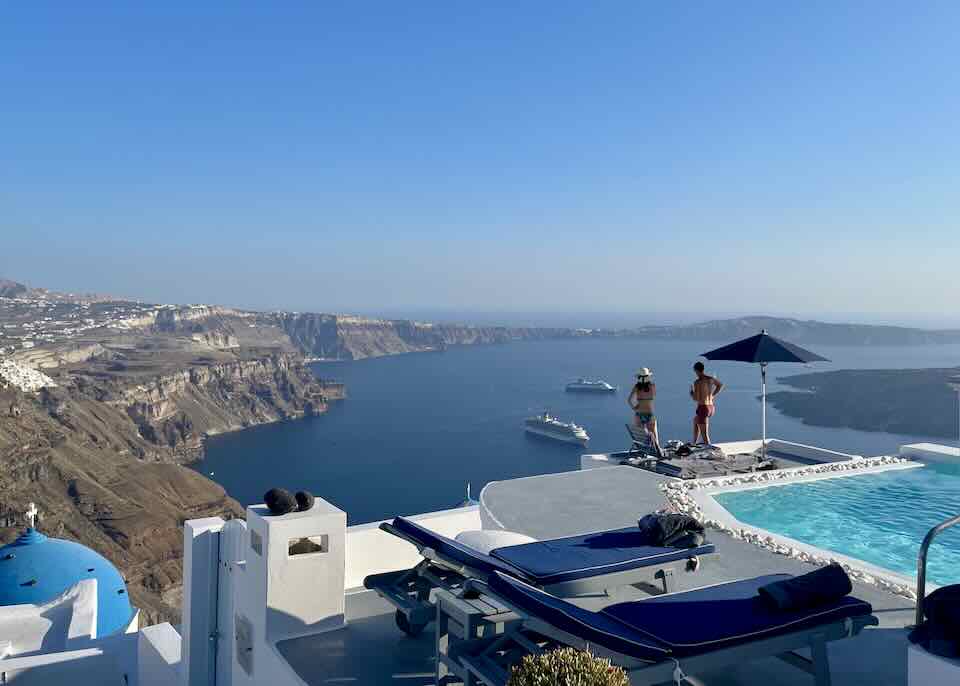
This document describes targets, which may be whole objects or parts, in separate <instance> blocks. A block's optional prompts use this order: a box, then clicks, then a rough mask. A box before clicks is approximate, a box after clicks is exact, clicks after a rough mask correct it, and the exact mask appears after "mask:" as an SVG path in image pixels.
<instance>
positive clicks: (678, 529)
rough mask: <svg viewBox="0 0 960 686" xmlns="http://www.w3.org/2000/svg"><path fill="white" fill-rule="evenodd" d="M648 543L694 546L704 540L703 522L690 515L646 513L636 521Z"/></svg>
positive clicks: (678, 546) (671, 546) (675, 546)
mask: <svg viewBox="0 0 960 686" xmlns="http://www.w3.org/2000/svg"><path fill="white" fill-rule="evenodd" d="M637 526H638V527H639V528H640V531H642V532H643V533H644V534H646V536H647V541H648V542H649V543H650V545H658V546H664V547H670V548H695V547H696V546H698V545H702V544H703V541H704V528H703V524H701V523H700V522H698V521H697V520H696V519H694V518H693V517H691V516H690V515H685V514H675V513H663V514H648V515H645V516H644V517H643V518H641V519H640V520H639V521H638V522H637Z"/></svg>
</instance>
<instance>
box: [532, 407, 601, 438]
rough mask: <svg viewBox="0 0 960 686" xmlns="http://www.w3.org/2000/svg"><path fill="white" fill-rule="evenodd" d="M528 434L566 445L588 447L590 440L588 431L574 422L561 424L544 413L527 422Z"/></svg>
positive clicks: (547, 413)
mask: <svg viewBox="0 0 960 686" xmlns="http://www.w3.org/2000/svg"><path fill="white" fill-rule="evenodd" d="M525 428H526V430H527V433H531V434H536V435H538V436H544V437H546V438H552V439H554V440H557V441H563V442H564V443H576V444H577V445H586V444H587V441H589V440H590V436H588V435H587V432H586V430H585V429H584V428H583V427H582V426H579V425H577V424H575V423H573V422H561V421H560V420H559V419H557V418H556V417H553V416H551V415H550V413H549V412H544V413H543V414H541V415H537V416H536V417H530V418H529V419H527V421H526V422H525Z"/></svg>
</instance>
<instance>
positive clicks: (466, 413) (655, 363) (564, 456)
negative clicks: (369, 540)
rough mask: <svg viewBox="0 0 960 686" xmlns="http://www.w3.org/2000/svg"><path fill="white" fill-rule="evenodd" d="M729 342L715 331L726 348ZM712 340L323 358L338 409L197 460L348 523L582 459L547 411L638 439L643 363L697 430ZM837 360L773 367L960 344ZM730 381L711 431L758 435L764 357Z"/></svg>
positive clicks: (665, 407) (668, 406)
mask: <svg viewBox="0 0 960 686" xmlns="http://www.w3.org/2000/svg"><path fill="white" fill-rule="evenodd" d="M721 343H722V342H718V343H717V345H719V344H721ZM711 347H714V346H712V345H711V344H709V343H707V344H705V343H702V342H699V343H697V342H671V341H640V340H629V339H607V340H602V339H595V340H569V341H542V342H523V343H513V344H509V345H499V346H477V347H462V348H451V349H450V350H448V351H446V352H444V353H422V354H412V355H400V356H395V357H383V358H377V359H371V360H361V361H357V362H334V363H322V364H316V365H314V366H313V368H314V370H315V372H316V373H317V374H318V375H319V376H322V377H325V378H334V379H337V380H341V381H344V382H346V384H347V389H348V394H349V397H348V399H347V400H345V401H343V402H340V403H334V404H333V406H332V408H331V410H330V412H328V413H327V414H325V415H323V416H321V417H313V418H308V419H304V420H300V421H294V422H286V423H278V424H270V425H265V426H259V427H254V428H252V429H248V430H245V431H241V432H236V433H231V434H225V435H222V436H217V437H214V438H213V439H211V440H210V442H209V444H208V446H207V455H206V458H205V459H204V460H203V461H201V462H198V463H196V464H195V465H194V467H195V468H196V469H197V470H199V471H201V472H202V473H204V474H207V475H211V473H212V478H213V479H214V480H216V481H217V482H219V483H220V484H222V485H223V486H224V487H225V488H226V489H227V491H228V492H229V493H230V494H231V495H232V496H233V497H235V498H236V499H237V500H239V501H240V502H241V503H243V504H244V505H246V504H250V503H255V502H261V501H262V496H263V493H264V492H265V491H266V490H267V489H269V488H271V487H274V486H282V487H284V488H288V489H290V490H299V489H308V490H310V491H312V492H313V493H314V494H316V495H320V496H322V497H324V498H326V499H327V500H330V501H331V502H333V503H335V504H337V505H338V506H339V507H341V508H342V509H344V510H346V512H347V513H348V516H349V520H350V522H351V523H360V522H365V521H373V520H377V519H384V518H387V517H391V516H393V515H397V514H412V513H417V512H427V511H431V510H437V509H442V508H446V507H453V506H455V505H457V504H458V503H459V502H461V501H462V500H463V499H464V492H465V488H466V485H467V484H468V483H469V484H471V486H472V488H473V493H474V495H476V494H477V493H478V492H479V490H480V488H481V487H482V486H483V485H484V484H486V483H487V482H488V481H492V480H499V479H509V478H513V477H518V476H529V475H533V474H544V473H549V472H559V471H567V470H572V469H576V468H577V465H578V462H579V459H578V458H579V455H580V453H581V452H584V451H583V450H581V449H580V448H578V447H576V446H573V445H565V444H562V443H557V442H552V441H549V440H546V439H540V438H535V437H531V436H528V435H527V434H525V433H524V431H523V420H524V419H525V418H526V417H528V416H530V415H533V414H536V413H538V412H541V411H543V410H544V409H549V410H550V411H551V412H553V413H555V414H557V415H559V416H560V417H561V418H562V419H565V420H569V419H573V420H576V421H577V422H578V423H580V424H582V425H584V426H585V427H586V429H587V431H588V432H589V434H590V436H591V441H590V446H589V449H588V452H610V451H615V450H622V449H625V448H626V447H627V445H628V443H629V442H628V441H627V440H626V432H625V429H624V423H625V422H627V421H629V419H630V412H629V408H628V407H627V405H626V394H627V391H628V388H629V384H630V383H631V380H632V379H631V375H632V374H633V373H634V371H635V370H636V368H637V367H640V366H647V367H650V368H652V369H653V370H654V374H655V379H656V381H657V387H658V396H659V397H658V402H657V414H658V417H659V421H660V431H661V438H662V439H664V440H668V439H672V438H679V439H684V440H689V438H690V437H691V432H692V426H691V424H692V415H693V407H692V404H691V402H690V400H689V397H688V390H689V387H690V383H691V381H692V378H693V377H692V371H691V366H692V364H693V362H694V361H695V360H696V358H697V355H698V354H699V353H702V352H703V351H705V350H708V349H710V348H711ZM814 347H815V349H816V351H817V352H819V353H821V354H823V355H824V356H826V357H828V358H830V359H831V360H833V362H832V364H817V365H809V366H807V365H787V364H782V365H772V366H771V373H770V377H771V380H773V381H774V382H773V383H771V384H769V387H768V388H769V390H770V391H773V390H777V388H778V386H777V384H776V382H775V378H776V377H777V376H778V375H781V376H785V375H788V374H791V373H800V372H804V371H815V370H828V369H851V368H902V367H940V366H952V365H956V364H957V363H958V362H960V346H957V345H950V346H922V347H921V346H918V347H914V348H903V347H898V348H885V347H868V348H852V347H848V348H843V347H831V346H819V347H816V346H814ZM710 369H711V370H712V371H713V372H714V373H715V374H716V375H717V376H719V378H720V379H721V380H722V381H723V382H724V383H725V384H726V385H727V388H726V389H725V391H724V393H723V394H722V395H721V396H720V398H719V400H718V410H717V415H716V416H715V417H714V419H713V421H712V430H711V431H712V437H713V440H714V441H718V442H719V441H733V440H744V439H750V438H759V436H760V404H759V402H758V399H757V396H758V393H759V386H760V372H759V369H758V368H757V367H756V366H754V365H747V364H738V363H733V362H727V363H714V364H712V365H711V367H710ZM578 376H586V377H595V378H603V379H606V380H607V381H610V382H611V383H614V384H617V385H619V386H620V387H621V390H620V391H619V392H618V393H617V394H616V395H612V394H611V395H581V394H573V393H566V392H564V390H563V387H564V384H565V383H566V382H568V381H570V380H573V379H574V378H576V377H578ZM768 435H770V436H776V437H779V438H784V439H787V440H793V441H798V442H801V443H810V444H815V445H819V446H823V447H827V448H832V449H835V450H841V451H849V452H854V453H860V454H864V455H878V454H883V453H893V452H896V450H897V449H898V447H899V445H900V444H901V443H906V442H916V441H918V440H936V441H938V442H943V439H931V438H929V437H924V436H898V435H892V434H882V433H865V432H859V431H853V430H846V429H825V428H819V427H811V426H805V425H804V424H803V423H802V422H800V421H798V420H795V419H790V418H787V417H784V416H782V415H780V414H779V413H776V412H774V411H772V410H768Z"/></svg>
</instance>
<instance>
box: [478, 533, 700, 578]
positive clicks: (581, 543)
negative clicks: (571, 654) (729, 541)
mask: <svg viewBox="0 0 960 686" xmlns="http://www.w3.org/2000/svg"><path fill="white" fill-rule="evenodd" d="M646 541H647V537H646V535H645V534H644V533H643V532H642V531H640V530H639V529H637V527H635V526H631V527H627V528H625V529H617V530H614V531H602V532H599V533H593V534H584V535H581V536H570V537H568V538H554V539H551V540H549V541H537V542H535V543H521V544H520V545H511V546H506V547H503V548H497V549H496V550H491V551H490V555H491V556H493V557H495V558H497V559H499V560H503V561H504V562H507V563H509V564H511V565H513V566H514V567H518V568H520V569H522V570H523V571H524V572H526V575H527V577H528V578H530V579H531V580H532V581H534V582H535V583H537V584H538V585H541V586H546V585H549V584H556V583H561V582H564V581H573V580H575V579H583V578H588V577H593V576H600V575H601V574H612V573H614V572H621V571H626V570H631V569H638V568H641V567H647V566H653V565H657V564H664V563H667V562H672V561H675V560H684V559H686V558H689V557H695V556H697V555H706V554H707V553H712V552H714V547H713V545H711V544H709V543H707V544H704V545H701V546H697V547H695V548H662V547H658V546H651V545H647V544H646Z"/></svg>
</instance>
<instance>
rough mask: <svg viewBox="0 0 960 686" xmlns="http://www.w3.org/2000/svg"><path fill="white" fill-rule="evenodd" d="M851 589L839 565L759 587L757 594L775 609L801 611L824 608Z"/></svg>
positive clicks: (848, 578) (848, 579) (828, 566)
mask: <svg viewBox="0 0 960 686" xmlns="http://www.w3.org/2000/svg"><path fill="white" fill-rule="evenodd" d="M852 590H853V585H852V584H851V583H850V577H848V576H847V573H846V572H845V571H843V567H841V566H840V565H838V564H830V565H827V566H826V567H821V568H820V569H816V570H814V571H812V572H810V573H809V574H801V575H800V576H795V577H793V578H791V579H785V580H784V581H775V582H774V583H772V584H767V585H766V586H761V587H760V588H759V589H758V591H757V593H758V594H759V595H760V598H761V599H762V600H763V601H764V602H765V603H767V605H769V606H770V607H771V608H773V609H775V610H802V609H804V608H808V607H816V606H817V605H826V604H828V603H832V602H834V601H836V600H839V599H840V598H842V597H844V596H845V595H848V594H849V593H850V591H852Z"/></svg>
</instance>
